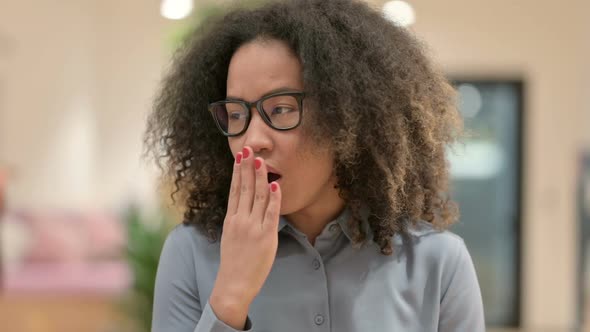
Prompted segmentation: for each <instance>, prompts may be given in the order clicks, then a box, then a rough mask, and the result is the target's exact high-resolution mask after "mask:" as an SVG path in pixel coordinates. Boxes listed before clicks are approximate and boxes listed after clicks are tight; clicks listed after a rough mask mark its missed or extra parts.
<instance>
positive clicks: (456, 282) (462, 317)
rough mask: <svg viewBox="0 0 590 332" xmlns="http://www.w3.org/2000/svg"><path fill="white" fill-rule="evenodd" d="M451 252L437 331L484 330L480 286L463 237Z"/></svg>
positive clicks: (483, 331) (478, 331) (475, 331)
mask: <svg viewBox="0 0 590 332" xmlns="http://www.w3.org/2000/svg"><path fill="white" fill-rule="evenodd" d="M458 242H459V245H458V248H457V250H456V253H455V254H454V255H455V256H456V258H455V260H454V261H450V262H449V263H450V264H449V265H450V266H453V267H454V268H452V269H451V270H450V271H449V276H448V277H447V278H446V279H447V280H448V282H446V285H448V286H447V287H446V290H445V291H444V292H443V293H442V296H441V303H440V315H439V323H438V331H439V332H452V331H473V332H485V319H484V312H483V302H482V298H481V290H480V288H479V283H478V281H477V275H476V273H475V268H474V266H473V261H472V260H471V256H470V255H469V252H468V251H467V247H466V246H465V243H464V242H463V240H462V239H459V241H458Z"/></svg>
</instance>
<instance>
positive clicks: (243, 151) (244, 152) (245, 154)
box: [242, 148, 250, 159]
mask: <svg viewBox="0 0 590 332" xmlns="http://www.w3.org/2000/svg"><path fill="white" fill-rule="evenodd" d="M242 153H243V154H244V159H246V158H248V157H249V156H250V150H248V148H244V149H243V150H242Z"/></svg>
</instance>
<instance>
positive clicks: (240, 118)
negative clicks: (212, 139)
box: [209, 91, 305, 137]
mask: <svg viewBox="0 0 590 332" xmlns="http://www.w3.org/2000/svg"><path fill="white" fill-rule="evenodd" d="M304 96H305V93H304V92H299V91H285V92H278V93H273V94H270V95H267V96H264V97H262V98H260V99H259V100H257V101H254V102H251V103H250V102H247V101H243V100H235V99H228V100H222V101H217V102H214V103H211V104H209V111H210V112H211V115H213V119H214V120H215V124H216V125H217V127H218V128H219V130H221V132H222V133H223V134H224V135H225V136H229V137H231V136H239V135H241V134H243V133H244V132H245V131H246V130H247V129H248V125H249V124H250V120H251V119H252V113H251V109H252V106H256V109H257V110H258V113H259V114H260V116H261V117H262V119H263V120H264V122H265V123H266V124H267V125H269V126H270V127H271V128H273V129H276V130H290V129H294V128H296V127H297V126H299V124H301V113H303V97H304Z"/></svg>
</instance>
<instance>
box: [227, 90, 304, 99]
mask: <svg viewBox="0 0 590 332" xmlns="http://www.w3.org/2000/svg"><path fill="white" fill-rule="evenodd" d="M287 91H289V92H290V91H301V90H300V89H293V88H289V87H280V88H276V89H272V90H270V91H268V92H267V93H265V94H264V95H262V97H260V98H264V97H266V96H268V95H272V94H273V93H279V92H287ZM225 98H226V99H234V100H242V101H243V100H244V99H242V98H239V97H234V96H229V95H228V96H226V97H225ZM260 98H259V99H260Z"/></svg>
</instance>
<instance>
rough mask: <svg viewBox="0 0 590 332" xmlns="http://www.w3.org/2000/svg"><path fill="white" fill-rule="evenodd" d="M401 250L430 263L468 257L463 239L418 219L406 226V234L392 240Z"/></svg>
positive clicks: (441, 262) (442, 262)
mask: <svg viewBox="0 0 590 332" xmlns="http://www.w3.org/2000/svg"><path fill="white" fill-rule="evenodd" d="M394 242H395V243H396V245H398V246H400V247H401V248H403V251H405V252H410V253H412V255H413V256H415V257H417V258H419V259H420V260H422V261H424V262H431V263H432V264H435V265H439V264H452V265H454V264H457V263H458V260H461V259H464V258H465V257H469V254H468V252H467V247H466V245H465V241H464V240H463V238H461V237H460V236H459V235H457V234H455V233H453V232H452V231H450V230H441V229H437V228H436V227H434V226H433V225H432V224H431V223H429V222H426V221H418V222H416V223H414V224H413V225H412V226H410V227H409V228H408V235H407V236H405V237H402V236H397V239H396V240H395V241H394Z"/></svg>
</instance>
